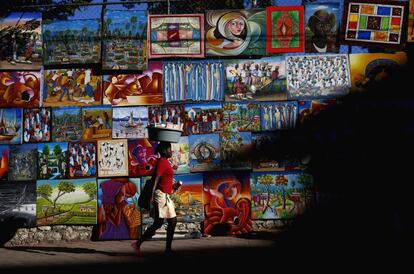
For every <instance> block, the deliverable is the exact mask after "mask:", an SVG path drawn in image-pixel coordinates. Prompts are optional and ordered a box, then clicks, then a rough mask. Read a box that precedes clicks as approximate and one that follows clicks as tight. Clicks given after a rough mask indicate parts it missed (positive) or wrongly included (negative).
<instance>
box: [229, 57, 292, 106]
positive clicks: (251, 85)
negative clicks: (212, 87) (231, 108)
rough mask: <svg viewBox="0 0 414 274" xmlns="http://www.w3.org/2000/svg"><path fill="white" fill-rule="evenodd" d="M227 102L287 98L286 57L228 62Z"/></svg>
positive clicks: (280, 99)
mask: <svg viewBox="0 0 414 274" xmlns="http://www.w3.org/2000/svg"><path fill="white" fill-rule="evenodd" d="M225 65H226V83H227V85H226V90H225V100H226V101H240V100H255V101H282V100H286V99H287V89H286V69H285V57H283V56H274V57H265V58H262V59H246V60H226V61H225Z"/></svg>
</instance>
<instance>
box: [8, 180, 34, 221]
mask: <svg viewBox="0 0 414 274" xmlns="http://www.w3.org/2000/svg"><path fill="white" fill-rule="evenodd" d="M0 219H2V220H8V219H12V220H14V221H18V222H19V227H20V228H21V227H34V226H35V225H36V181H27V182H2V183H1V184H0Z"/></svg>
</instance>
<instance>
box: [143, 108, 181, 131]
mask: <svg viewBox="0 0 414 274" xmlns="http://www.w3.org/2000/svg"><path fill="white" fill-rule="evenodd" d="M148 123H149V124H150V125H152V126H156V127H168V128H174V129H180V130H183V131H185V130H186V127H185V126H184V124H185V119H184V105H163V106H156V107H155V106H154V107H148ZM183 134H185V135H187V134H186V132H183Z"/></svg>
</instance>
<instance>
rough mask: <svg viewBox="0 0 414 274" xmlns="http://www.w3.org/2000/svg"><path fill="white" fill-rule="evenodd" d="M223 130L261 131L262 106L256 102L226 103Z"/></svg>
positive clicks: (224, 105)
mask: <svg viewBox="0 0 414 274" xmlns="http://www.w3.org/2000/svg"><path fill="white" fill-rule="evenodd" d="M223 131H227V132H229V131H233V132H242V131H260V107H259V105H258V104H255V103H236V102H234V103H224V104H223Z"/></svg>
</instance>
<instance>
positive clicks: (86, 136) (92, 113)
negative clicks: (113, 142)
mask: <svg viewBox="0 0 414 274" xmlns="http://www.w3.org/2000/svg"><path fill="white" fill-rule="evenodd" d="M82 128H83V132H82V140H84V141H87V140H97V139H105V138H107V139H110V138H111V137H112V108H111V107H110V106H93V107H83V108H82Z"/></svg>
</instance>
